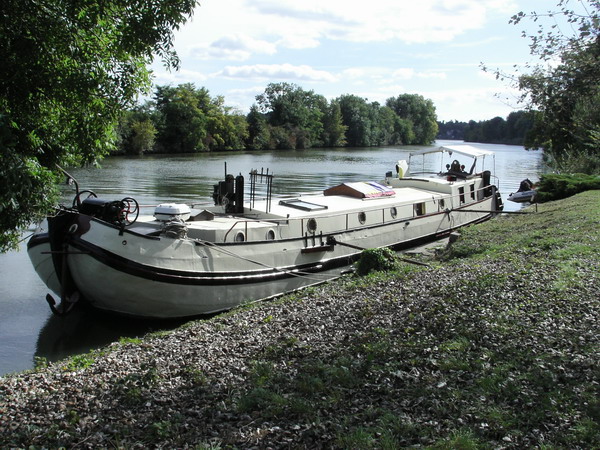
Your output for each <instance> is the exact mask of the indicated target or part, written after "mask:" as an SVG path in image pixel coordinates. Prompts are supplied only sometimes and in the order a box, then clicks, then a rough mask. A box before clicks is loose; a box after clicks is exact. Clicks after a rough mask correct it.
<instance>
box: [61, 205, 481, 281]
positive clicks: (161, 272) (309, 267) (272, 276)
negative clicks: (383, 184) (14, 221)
mask: <svg viewBox="0 0 600 450" xmlns="http://www.w3.org/2000/svg"><path fill="white" fill-rule="evenodd" d="M487 219H489V215H488V216H486V217H484V218H480V219H478V220H477V221H474V222H472V223H475V222H481V221H484V220H487ZM465 225H467V224H465ZM465 225H461V226H460V227H455V228H452V229H448V230H444V231H442V232H436V233H432V234H430V235H427V236H422V237H419V238H415V239H411V240H409V241H403V242H399V243H396V244H392V245H390V246H389V247H390V248H393V249H394V250H403V249H406V248H410V247H414V246H415V245H419V244H420V243H425V242H429V241H432V240H435V239H439V238H441V237H443V236H446V235H448V234H449V233H451V232H452V231H453V230H454V229H456V228H461V227H463V226H465ZM70 245H72V246H73V247H75V248H76V249H77V250H80V251H81V252H84V253H88V256H90V257H93V258H94V259H96V260H97V261H99V262H101V263H102V264H104V265H106V266H108V267H110V268H112V269H114V270H117V271H119V272H123V273H126V274H128V275H131V276H134V277H139V278H144V279H147V280H152V281H157V282H161V283H170V284H180V285H202V286H216V285H239V284H254V283H264V282H272V281H277V280H282V279H285V278H290V277H294V276H299V274H298V273H297V272H303V273H308V274H310V273H318V272H325V271H329V270H333V269H338V268H340V267H345V266H348V265H350V264H352V263H353V262H355V261H356V260H357V259H358V258H359V257H360V251H357V252H355V253H353V254H350V255H344V256H340V257H337V258H331V259H329V260H326V261H316V262H313V263H309V264H303V265H299V266H293V267H288V268H280V269H264V270H256V271H243V272H231V273H227V274H223V275H217V274H215V273H214V272H190V271H181V270H174V269H164V268H160V267H153V266H148V265H145V264H141V263H137V262H134V261H131V260H129V259H126V258H124V257H122V256H119V255H116V254H114V253H111V252H109V251H107V250H104V249H102V248H100V247H98V246H96V245H93V244H90V243H89V242H86V241H84V240H81V239H76V240H72V241H71V242H70ZM298 252H300V249H298Z"/></svg>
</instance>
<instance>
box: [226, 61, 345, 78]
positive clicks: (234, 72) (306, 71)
mask: <svg viewBox="0 0 600 450" xmlns="http://www.w3.org/2000/svg"><path fill="white" fill-rule="evenodd" d="M214 76H223V77H227V78H242V79H245V80H248V79H251V80H290V79H291V80H302V81H324V82H335V81H337V78H336V77H335V76H334V75H332V74H331V73H329V72H326V71H324V70H315V69H313V68H312V67H310V66H307V65H292V64H255V65H246V66H227V67H225V68H223V70H221V71H220V72H218V73H217V74H214Z"/></svg>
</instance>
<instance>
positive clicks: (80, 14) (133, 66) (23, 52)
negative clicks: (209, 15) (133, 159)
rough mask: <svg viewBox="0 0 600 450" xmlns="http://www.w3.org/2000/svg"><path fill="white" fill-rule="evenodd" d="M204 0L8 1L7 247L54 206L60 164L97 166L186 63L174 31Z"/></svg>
mask: <svg viewBox="0 0 600 450" xmlns="http://www.w3.org/2000/svg"><path fill="white" fill-rule="evenodd" d="M195 5H196V0H169V1H155V0H127V1H125V0H107V1H102V2H99V1H96V0H69V1H64V0H37V1H35V2H34V1H32V0H5V1H4V2H3V6H2V12H1V13H0V60H1V61H2V64H1V65H0V136H1V138H0V145H1V147H0V158H1V160H2V161H1V163H2V164H1V165H0V178H1V179H2V180H3V181H2V183H3V189H2V191H1V192H0V249H7V248H10V247H15V246H16V243H17V238H18V231H17V230H18V229H19V228H23V227H25V226H27V225H28V224H29V223H30V222H31V221H33V220H36V219H37V218H39V217H40V216H42V215H43V214H44V213H46V212H48V210H49V209H50V208H51V207H52V205H53V204H54V201H55V198H56V193H55V187H54V175H53V173H54V171H55V164H57V163H58V164H65V165H69V164H84V163H92V162H94V161H96V160H97V159H98V158H101V157H102V156H104V155H105V154H106V153H107V152H108V151H109V150H110V149H111V148H112V145H113V143H114V140H115V125H116V123H117V119H118V117H119V115H120V113H121V112H122V111H123V109H124V108H126V107H129V106H131V105H132V104H133V102H134V101H135V99H136V97H137V95H138V93H139V92H140V90H143V89H145V88H147V87H148V86H149V83H150V74H149V71H148V68H147V65H148V63H150V62H151V61H152V60H153V58H154V56H155V55H158V56H159V57H161V58H162V59H163V61H164V62H165V64H166V65H167V66H168V67H171V68H176V67H177V66H178V59H177V57H176V55H175V53H174V52H173V51H172V43H173V30H174V29H176V28H178V27H179V26H180V24H182V23H183V22H185V20H186V19H187V17H189V16H190V15H191V13H192V11H193V9H194V7H195Z"/></svg>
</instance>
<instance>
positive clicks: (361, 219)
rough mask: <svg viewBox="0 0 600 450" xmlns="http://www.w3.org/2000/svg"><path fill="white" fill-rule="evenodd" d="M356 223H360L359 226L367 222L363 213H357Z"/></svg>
mask: <svg viewBox="0 0 600 450" xmlns="http://www.w3.org/2000/svg"><path fill="white" fill-rule="evenodd" d="M358 221H359V222H360V224H361V225H364V223H365V222H366V221H367V215H366V214H365V213H364V212H362V211H361V212H359V213H358Z"/></svg>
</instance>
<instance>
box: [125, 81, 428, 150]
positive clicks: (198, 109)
mask: <svg viewBox="0 0 600 450" xmlns="http://www.w3.org/2000/svg"><path fill="white" fill-rule="evenodd" d="M437 130H438V129H437V122H436V114H435V107H434V106H433V103H432V102H431V100H427V99H425V98H423V97H422V96H420V95H416V94H402V95H399V96H397V97H392V98H389V99H388V100H387V101H386V102H385V105H381V104H379V103H377V102H369V101H368V100H367V99H364V98H361V97H357V96H355V95H350V94H346V95H342V96H340V97H338V98H336V99H333V100H331V101H328V100H327V99H326V98H325V97H324V96H322V95H319V94H316V93H315V92H314V91H312V90H311V91H307V90H304V89H303V88H301V87H300V86H297V85H295V84H291V83H270V84H269V85H268V86H267V87H266V88H265V91H264V92H263V93H262V94H260V95H257V96H256V103H255V104H254V105H253V106H252V107H251V109H250V112H249V113H248V114H242V113H241V112H239V111H237V110H235V109H233V108H230V107H227V106H225V100H224V99H223V97H218V96H217V97H211V96H210V94H209V92H208V90H207V89H205V88H197V87H196V86H195V85H193V84H191V83H186V84H180V85H179V86H176V87H171V86H158V87H157V88H156V89H155V91H154V96H153V99H152V100H148V101H146V102H145V103H144V104H143V105H141V106H137V107H135V108H133V109H131V110H129V111H127V112H126V113H124V115H123V116H122V118H121V121H120V124H119V128H118V136H119V139H118V145H117V147H116V149H115V150H114V151H115V152H116V153H125V154H141V153H149V152H158V153H190V152H208V151H227V150H238V151H239V150H281V149H308V148H311V147H344V146H349V147H373V146H381V145H407V144H417V145H425V144H430V143H431V142H433V140H434V139H435V137H436V134H437Z"/></svg>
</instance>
